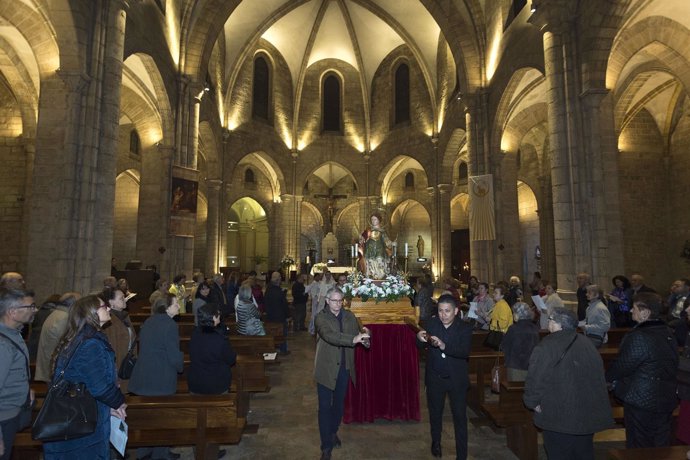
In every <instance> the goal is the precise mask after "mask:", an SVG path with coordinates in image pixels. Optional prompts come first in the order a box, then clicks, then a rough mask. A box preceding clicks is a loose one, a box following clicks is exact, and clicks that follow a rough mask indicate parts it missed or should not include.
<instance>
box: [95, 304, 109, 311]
mask: <svg viewBox="0 0 690 460" xmlns="http://www.w3.org/2000/svg"><path fill="white" fill-rule="evenodd" d="M101 308H105V309H109V308H110V305H108V304H107V303H104V304H103V305H99V306H98V309H99V310H100V309H101Z"/></svg>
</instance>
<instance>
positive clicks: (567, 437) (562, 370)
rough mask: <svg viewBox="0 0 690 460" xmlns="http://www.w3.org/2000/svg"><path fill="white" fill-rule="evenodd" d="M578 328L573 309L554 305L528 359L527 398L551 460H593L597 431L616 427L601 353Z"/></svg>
mask: <svg viewBox="0 0 690 460" xmlns="http://www.w3.org/2000/svg"><path fill="white" fill-rule="evenodd" d="M576 328H577V316H576V315H575V313H574V312H572V311H570V310H567V309H565V308H554V310H553V312H552V313H551V316H550V317H549V332H550V334H549V335H547V336H546V337H544V338H543V339H542V341H541V342H540V343H539V345H537V346H536V347H535V348H534V350H533V351H532V355H531V356H530V360H529V368H528V370H527V380H526V381H525V394H524V397H523V399H524V402H525V406H527V408H529V409H532V410H533V411H534V424H535V425H536V426H537V427H539V428H541V429H542V430H543V436H544V449H546V454H547V456H548V458H549V460H554V459H572V460H594V442H593V440H594V433H596V432H598V431H601V430H605V429H607V428H610V427H611V426H613V418H612V417H611V403H610V402H609V395H608V391H607V390H606V380H605V379H604V364H603V362H602V360H601V356H600V355H599V352H598V351H597V350H596V348H594V346H593V345H592V342H591V341H590V340H587V338H585V337H582V336H581V335H579V334H578V333H577V332H576Z"/></svg>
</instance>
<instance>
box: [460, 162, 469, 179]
mask: <svg viewBox="0 0 690 460" xmlns="http://www.w3.org/2000/svg"><path fill="white" fill-rule="evenodd" d="M458 180H461V181H464V180H467V163H465V162H464V161H463V162H461V163H460V167H459V168H458Z"/></svg>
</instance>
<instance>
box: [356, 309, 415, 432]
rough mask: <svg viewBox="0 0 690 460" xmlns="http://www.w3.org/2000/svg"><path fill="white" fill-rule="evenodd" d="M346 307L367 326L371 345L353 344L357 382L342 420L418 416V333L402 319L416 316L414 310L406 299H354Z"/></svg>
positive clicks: (402, 418)
mask: <svg viewBox="0 0 690 460" xmlns="http://www.w3.org/2000/svg"><path fill="white" fill-rule="evenodd" d="M350 311H352V312H353V313H354V314H355V316H357V318H358V319H359V320H360V321H361V323H362V324H363V325H364V326H366V327H367V328H369V330H370V331H371V347H370V348H364V347H362V346H357V347H356V348H355V368H356V371H357V385H356V386H355V385H353V384H352V382H350V384H349V387H348V391H347V396H346V398H345V414H344V417H343V421H344V422H345V423H353V422H355V423H356V422H359V423H362V422H369V423H371V422H374V420H376V419H378V418H383V419H386V420H415V421H419V420H420V409H419V354H418V351H417V346H416V334H415V332H414V331H413V330H412V328H411V327H410V326H408V325H407V324H405V320H406V319H408V320H409V319H414V321H415V322H416V321H417V320H418V318H419V316H418V313H417V311H416V310H415V308H413V307H412V306H411V305H410V301H409V299H403V300H399V301H397V302H379V303H378V304H377V303H375V302H374V301H371V300H370V301H369V302H361V301H360V302H358V301H355V300H353V301H352V302H351V305H350Z"/></svg>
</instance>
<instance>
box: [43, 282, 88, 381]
mask: <svg viewBox="0 0 690 460" xmlns="http://www.w3.org/2000/svg"><path fill="white" fill-rule="evenodd" d="M80 298H81V294H79V293H78V292H67V293H65V294H63V295H62V297H60V300H59V301H58V303H57V306H56V307H55V310H53V312H52V313H51V314H50V315H49V316H48V318H46V320H45V322H44V323H43V328H41V337H40V338H39V339H38V353H37V354H36V375H35V376H34V378H35V379H36V380H40V381H42V382H50V380H51V377H52V373H53V369H52V367H51V360H52V357H53V352H54V351H55V348H57V345H58V342H59V341H60V338H61V337H62V334H64V333H65V331H66V330H67V316H68V315H69V309H70V308H72V305H74V303H75V302H76V301H77V300H79V299H80Z"/></svg>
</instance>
